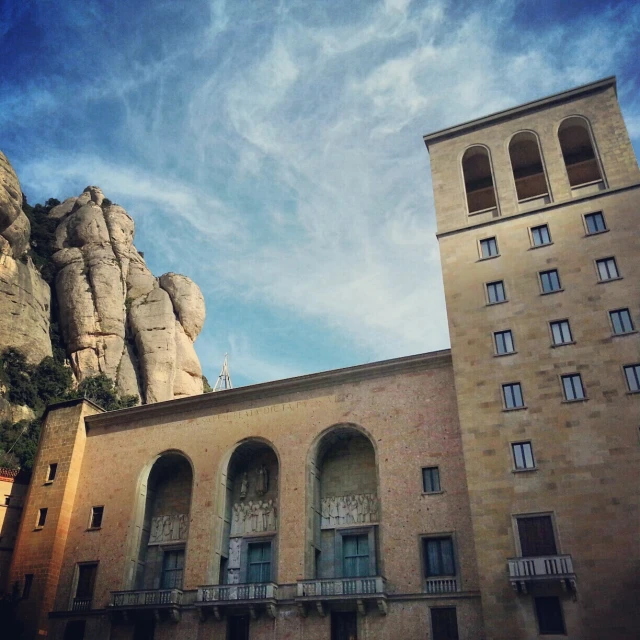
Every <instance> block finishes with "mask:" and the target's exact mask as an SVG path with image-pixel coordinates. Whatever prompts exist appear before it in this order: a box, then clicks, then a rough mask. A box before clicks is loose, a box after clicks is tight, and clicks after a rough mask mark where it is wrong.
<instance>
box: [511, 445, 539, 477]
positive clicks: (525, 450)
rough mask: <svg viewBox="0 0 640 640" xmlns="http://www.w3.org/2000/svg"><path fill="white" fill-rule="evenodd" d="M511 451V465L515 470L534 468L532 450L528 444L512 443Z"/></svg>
mask: <svg viewBox="0 0 640 640" xmlns="http://www.w3.org/2000/svg"><path fill="white" fill-rule="evenodd" d="M511 450H512V451H513V463H514V465H515V468H516V469H517V470H522V469H533V468H535V466H536V464H535V462H534V460H533V448H532V447H531V443H530V442H514V443H513V444H512V445H511Z"/></svg>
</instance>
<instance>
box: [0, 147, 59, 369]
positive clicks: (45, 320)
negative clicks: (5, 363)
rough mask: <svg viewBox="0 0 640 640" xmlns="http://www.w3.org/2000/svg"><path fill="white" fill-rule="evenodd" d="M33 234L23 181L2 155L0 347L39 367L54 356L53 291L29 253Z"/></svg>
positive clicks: (0, 155) (0, 197)
mask: <svg viewBox="0 0 640 640" xmlns="http://www.w3.org/2000/svg"><path fill="white" fill-rule="evenodd" d="M30 231H31V227H30V224H29V219H28V218H27V216H25V214H24V213H23V211H22V190H21V189H20V182H19V181H18V177H17V176H16V174H15V171H14V170H13V167H12V166H11V165H10V164H9V161H8V160H7V158H6V156H5V155H4V154H3V153H2V152H0V347H1V348H2V349H4V348H6V347H15V348H16V349H20V351H22V352H23V353H24V354H25V356H26V357H27V360H28V361H29V362H31V363H33V364H36V363H38V362H40V360H42V358H44V357H45V356H50V355H51V341H50V339H49V316H50V305H51V292H50V290H49V286H48V285H47V283H46V282H45V281H44V280H43V279H42V278H41V277H40V273H39V272H38V270H37V269H36V268H35V267H34V265H33V262H32V261H31V259H30V258H29V256H28V254H27V251H28V249H29V234H30Z"/></svg>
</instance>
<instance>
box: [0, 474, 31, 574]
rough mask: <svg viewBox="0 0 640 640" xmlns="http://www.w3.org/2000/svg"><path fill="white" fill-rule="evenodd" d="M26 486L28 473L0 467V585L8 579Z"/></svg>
mask: <svg viewBox="0 0 640 640" xmlns="http://www.w3.org/2000/svg"><path fill="white" fill-rule="evenodd" d="M28 485H29V474H28V473H24V472H21V471H16V470H15V469H5V468H3V467H0V585H4V584H6V583H7V581H8V579H9V566H10V565H11V556H12V555H13V547H14V545H15V543H16V539H17V537H18V526H19V524H20V516H21V515H22V508H23V506H24V499H25V496H26V495H27V487H28Z"/></svg>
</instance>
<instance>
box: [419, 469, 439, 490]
mask: <svg viewBox="0 0 640 640" xmlns="http://www.w3.org/2000/svg"><path fill="white" fill-rule="evenodd" d="M422 490H423V491H424V492H425V493H437V492H438V491H440V469H439V468H438V467H424V468H423V469H422Z"/></svg>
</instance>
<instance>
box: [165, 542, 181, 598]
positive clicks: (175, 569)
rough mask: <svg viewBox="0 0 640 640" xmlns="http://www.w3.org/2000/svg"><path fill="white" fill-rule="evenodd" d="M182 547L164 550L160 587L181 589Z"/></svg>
mask: <svg viewBox="0 0 640 640" xmlns="http://www.w3.org/2000/svg"><path fill="white" fill-rule="evenodd" d="M183 573H184V549H174V550H172V551H165V552H164V555H163V559H162V588H163V589H182V575H183Z"/></svg>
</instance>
